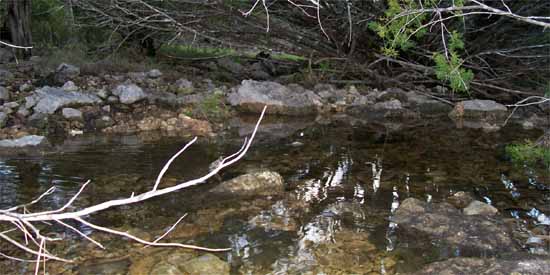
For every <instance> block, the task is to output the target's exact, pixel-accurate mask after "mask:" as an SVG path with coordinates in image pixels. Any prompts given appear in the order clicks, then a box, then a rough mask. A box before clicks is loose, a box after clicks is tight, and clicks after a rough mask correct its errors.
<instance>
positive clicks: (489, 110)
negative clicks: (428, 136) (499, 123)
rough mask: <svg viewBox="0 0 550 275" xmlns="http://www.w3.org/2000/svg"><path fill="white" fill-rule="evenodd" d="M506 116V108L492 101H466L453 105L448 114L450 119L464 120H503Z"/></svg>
mask: <svg viewBox="0 0 550 275" xmlns="http://www.w3.org/2000/svg"><path fill="white" fill-rule="evenodd" d="M507 114H508V109H507V108H506V106H504V105H502V104H500V103H497V102H495V101H493V100H480V99H475V100H466V101H462V102H459V103H457V104H456V105H455V107H454V109H453V110H452V111H451V112H450V113H449V115H450V116H451V117H464V118H473V119H480V118H493V119H501V118H505V117H506V116H507Z"/></svg>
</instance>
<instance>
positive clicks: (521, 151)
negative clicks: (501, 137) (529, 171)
mask: <svg viewBox="0 0 550 275" xmlns="http://www.w3.org/2000/svg"><path fill="white" fill-rule="evenodd" d="M506 154H508V156H510V158H511V159H512V161H513V162H516V163H519V164H528V165H533V164H535V163H539V162H540V163H542V164H543V165H544V166H546V167H550V150H549V149H548V148H545V147H543V146H537V145H536V144H534V143H533V142H530V141H526V142H525V143H521V144H511V145H508V146H506Z"/></svg>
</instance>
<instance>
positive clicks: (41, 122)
mask: <svg viewBox="0 0 550 275" xmlns="http://www.w3.org/2000/svg"><path fill="white" fill-rule="evenodd" d="M27 124H28V125H29V126H31V127H34V128H38V129H45V128H46V127H47V126H48V115H47V114H44V113H34V114H32V115H31V116H30V117H29V118H28V119H27Z"/></svg>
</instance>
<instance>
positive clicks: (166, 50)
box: [159, 45, 236, 59]
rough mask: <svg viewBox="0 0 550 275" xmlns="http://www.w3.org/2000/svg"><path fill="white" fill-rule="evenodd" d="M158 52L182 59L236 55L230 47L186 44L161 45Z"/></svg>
mask: <svg viewBox="0 0 550 275" xmlns="http://www.w3.org/2000/svg"><path fill="white" fill-rule="evenodd" d="M159 53H160V54H165V55H169V56H173V57H177V58H184V59H185V58H187V59H201V58H214V57H220V56H230V55H236V52H235V50H233V49H230V48H208V47H202V48H199V47H193V46H186V45H163V46H162V47H161V48H160V50H159Z"/></svg>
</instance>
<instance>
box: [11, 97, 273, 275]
mask: <svg viewBox="0 0 550 275" xmlns="http://www.w3.org/2000/svg"><path fill="white" fill-rule="evenodd" d="M265 111H266V107H264V109H263V111H262V113H261V115H260V118H259V119H258V122H257V123H256V126H255V127H254V131H253V132H252V134H251V135H250V138H245V140H244V142H243V145H242V146H241V148H240V149H239V150H238V151H237V152H235V153H234V154H232V155H230V156H228V157H225V158H222V159H221V160H220V161H219V163H218V164H217V166H216V167H214V168H213V169H212V170H210V171H209V172H208V173H207V174H206V175H204V176H202V177H199V178H196V179H193V180H190V181H186V182H183V183H179V184H177V185H175V186H172V187H167V188H162V189H159V188H158V187H159V184H160V181H161V179H162V177H163V176H164V173H165V172H166V171H167V170H168V168H169V167H170V165H171V164H172V162H173V161H174V160H175V159H176V158H177V157H178V156H179V155H181V154H182V153H183V152H184V151H185V150H186V149H187V148H189V146H191V145H192V144H193V143H194V142H195V141H196V140H197V138H196V137H195V138H193V139H192V140H191V141H189V142H188V143H187V144H186V145H185V146H184V147H183V148H182V149H181V150H180V151H178V152H177V153H176V154H174V155H173V156H172V157H171V158H170V159H169V160H168V161H167V162H166V164H165V165H164V166H163V168H162V169H161V171H160V173H159V175H158V177H157V179H156V181H155V183H154V185H153V187H152V188H151V190H150V191H147V192H144V193H142V194H139V195H134V193H132V194H131V195H130V197H127V198H123V199H115V200H110V201H106V202H103V203H100V204H96V205H92V206H89V207H85V208H83V209H80V210H76V211H68V209H69V207H71V206H72V205H73V203H74V202H75V201H76V200H77V199H78V197H79V196H80V194H81V193H82V192H83V191H84V189H85V188H86V186H88V185H89V184H90V182H91V181H89V180H88V181H87V182H85V183H84V184H83V185H82V186H81V187H80V189H79V190H78V192H77V193H76V194H75V195H74V196H73V197H71V198H70V199H69V201H68V202H67V203H66V204H65V205H63V206H62V207H60V208H58V209H55V210H48V211H42V212H36V213H31V212H29V210H28V206H30V205H33V204H35V203H37V202H38V201H40V200H41V199H43V198H44V197H46V196H48V195H50V194H52V193H53V192H54V191H55V188H54V187H52V188H50V189H48V190H47V191H46V192H44V193H43V194H41V195H40V196H38V198H36V199H34V200H32V201H31V202H29V203H26V204H22V205H18V206H15V207H11V208H8V209H4V210H0V223H11V224H12V225H13V226H14V227H13V228H11V229H9V230H6V231H3V232H0V239H1V240H4V241H6V242H9V243H11V244H12V245H14V246H15V247H17V248H19V249H20V250H22V251H24V252H26V253H28V254H31V255H34V256H35V257H36V258H35V260H27V259H21V258H17V257H13V256H10V255H6V254H4V253H0V256H3V257H6V258H8V259H11V260H16V261H25V262H26V261H28V262H36V269H35V274H38V271H39V267H40V265H41V264H42V265H43V266H45V263H46V261H47V260H56V261H62V262H72V260H70V259H64V258H61V257H58V256H55V255H53V254H52V253H50V252H49V251H48V250H47V249H46V244H47V243H48V242H52V241H63V239H59V238H50V237H46V236H45V235H43V234H42V233H41V232H40V230H38V229H37V228H36V226H35V225H34V223H46V222H48V221H55V222H57V223H58V224H60V225H61V226H63V227H65V228H67V229H68V230H71V231H74V232H76V233H77V234H78V235H80V236H82V237H83V238H85V239H86V240H88V241H90V242H91V243H93V244H95V245H96V246H98V247H100V248H102V249H104V246H103V245H102V244H101V243H99V242H98V241H96V240H93V239H92V238H90V237H89V236H87V235H86V234H85V233H83V232H82V231H80V230H79V229H77V228H76V227H74V226H71V225H69V224H67V223H66V222H65V220H73V221H76V222H78V223H80V224H82V225H86V226H88V227H91V228H93V229H95V230H97V231H101V232H104V233H108V234H112V235H118V236H122V237H126V238H129V239H132V240H134V241H136V242H139V243H142V244H145V245H147V246H159V247H160V246H162V247H180V248H188V249H197V250H203V251H214V252H215V251H227V250H229V248H206V247H200V246H195V245H187V244H181V243H162V242H160V241H161V240H162V239H163V238H164V237H166V236H167V235H168V234H169V233H170V232H171V231H172V230H173V229H174V228H175V227H176V226H177V225H178V223H179V222H181V220H182V219H183V218H184V217H185V215H184V216H182V217H180V218H179V219H178V220H177V221H176V223H174V224H173V225H172V226H171V227H170V228H169V229H168V230H166V231H165V232H164V234H162V235H161V236H160V237H157V238H156V239H154V240H153V241H147V240H144V239H141V238H138V237H136V236H134V235H132V234H130V233H128V232H122V231H118V230H114V229H111V228H108V227H103V226H99V225H96V224H93V223H90V222H88V221H86V220H84V218H83V217H86V216H89V215H92V214H95V213H97V212H100V211H103V210H106V209H109V208H113V207H116V206H121V205H129V204H135V203H138V202H142V201H145V200H148V199H151V198H154V197H158V196H161V195H164V194H168V193H172V192H175V191H178V190H181V189H184V188H187V187H190V186H193V185H197V184H200V183H203V182H205V181H206V180H208V179H209V178H211V177H212V176H214V175H216V174H217V173H218V172H219V171H220V170H222V169H223V168H225V167H227V166H230V165H232V164H234V163H235V162H237V161H239V160H240V159H241V158H242V157H244V155H245V154H246V153H247V151H248V149H249V148H250V146H251V144H252V141H253V140H254V137H255V135H256V132H257V130H258V127H259V125H260V122H261V121H262V119H263V117H264V114H265ZM49 225H50V226H51V224H49ZM15 232H19V233H20V234H19V235H21V233H22V236H19V235H15V234H13V233H15ZM10 234H13V235H15V236H10ZM16 237H19V238H21V239H22V240H16V239H15V238H16Z"/></svg>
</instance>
